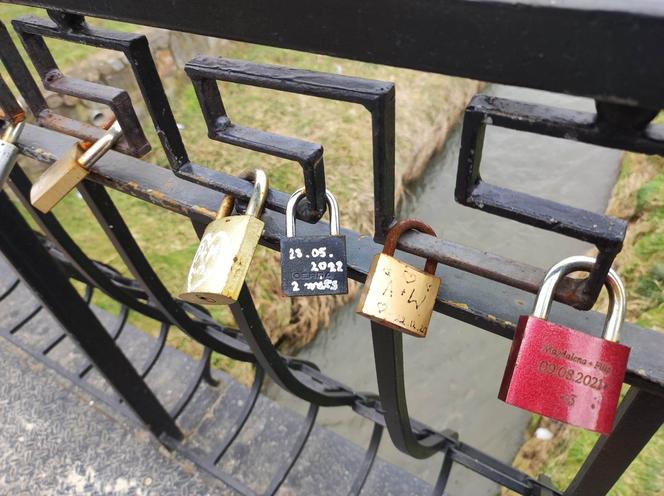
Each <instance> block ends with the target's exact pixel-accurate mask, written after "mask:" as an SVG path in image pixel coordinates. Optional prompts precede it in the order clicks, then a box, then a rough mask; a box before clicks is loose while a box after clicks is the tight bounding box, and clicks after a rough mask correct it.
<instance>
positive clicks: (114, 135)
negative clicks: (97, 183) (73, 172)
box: [77, 121, 122, 169]
mask: <svg viewBox="0 0 664 496" xmlns="http://www.w3.org/2000/svg"><path fill="white" fill-rule="evenodd" d="M120 136H122V128H121V127H120V123H119V122H117V121H115V122H114V123H113V125H112V126H111V127H110V128H109V130H108V131H106V133H104V135H103V136H102V137H101V138H99V139H98V140H97V141H95V142H94V143H93V144H92V146H90V148H88V149H87V150H85V152H83V154H82V155H81V156H80V157H78V160H77V162H78V164H79V165H80V166H81V167H83V168H84V169H89V168H90V167H92V166H93V165H94V164H95V163H96V162H97V161H98V160H99V159H100V158H101V157H103V156H104V154H105V153H106V152H107V151H109V150H110V149H111V148H112V147H113V145H115V143H116V142H117V141H118V139H119V138H120Z"/></svg>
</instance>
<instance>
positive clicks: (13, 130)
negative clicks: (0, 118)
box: [1, 120, 25, 145]
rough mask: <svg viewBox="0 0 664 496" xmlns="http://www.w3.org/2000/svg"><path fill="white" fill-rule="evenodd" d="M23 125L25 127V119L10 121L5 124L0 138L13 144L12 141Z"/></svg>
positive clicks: (13, 141) (14, 140) (16, 138)
mask: <svg viewBox="0 0 664 496" xmlns="http://www.w3.org/2000/svg"><path fill="white" fill-rule="evenodd" d="M24 127H25V120H22V121H21V122H17V123H16V124H13V123H12V122H11V121H10V122H9V125H8V126H7V129H5V132H4V133H3V134H2V138H1V139H2V141H4V142H6V143H11V144H12V145H13V144H14V143H16V140H18V138H19V136H20V135H21V132H22V131H23V128H24Z"/></svg>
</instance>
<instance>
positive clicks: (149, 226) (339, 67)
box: [0, 5, 480, 369]
mask: <svg viewBox="0 0 664 496" xmlns="http://www.w3.org/2000/svg"><path fill="white" fill-rule="evenodd" d="M26 13H34V9H33V10H31V9H29V8H26V7H15V6H4V5H3V6H2V9H0V17H1V18H3V20H5V22H7V20H8V19H9V18H10V17H14V16H16V15H22V14H26ZM37 14H38V15H43V13H42V12H39V11H38V12H37ZM102 25H103V26H104V27H107V28H112V29H117V28H118V27H122V25H119V24H117V23H111V24H109V23H105V22H104V23H102ZM132 29H135V27H133V28H132ZM72 47H74V48H76V46H75V45H72V44H57V43H56V44H54V45H52V47H51V48H52V50H53V53H54V56H55V58H56V60H57V61H58V62H60V63H61V66H63V67H66V66H67V64H68V63H70V62H71V61H72V60H76V58H74V59H72V58H71V54H72V53H73V52H72ZM84 49H85V50H86V52H85V55H89V54H92V53H95V52H94V51H91V49H89V48H84ZM221 51H222V53H217V54H215V55H219V56H224V57H229V58H238V59H244V60H252V61H257V62H264V63H271V64H277V65H285V66H289V67H300V68H306V69H311V70H318V71H323V72H331V73H339V74H347V75H352V76H360V77H366V78H370V79H377V80H385V81H392V82H394V83H395V84H396V117H397V118H396V176H397V184H398V192H397V198H400V197H401V192H402V191H403V185H404V184H408V183H409V182H412V181H413V180H415V179H416V178H417V177H419V175H420V174H421V173H422V171H423V170H424V168H425V167H426V165H427V163H428V160H429V158H430V156H431V155H432V154H433V153H435V151H437V150H438V149H440V147H441V146H442V144H443V143H444V141H445V138H446V136H447V133H448V131H449V129H450V128H451V126H452V125H453V124H454V123H455V122H457V121H458V119H459V118H460V116H461V115H462V112H463V109H464V108H465V105H466V103H467V102H468V100H469V99H470V98H471V97H472V95H473V94H475V93H476V92H477V91H478V89H479V88H480V85H479V84H478V83H477V82H474V81H469V80H464V79H458V78H451V77H445V76H440V75H434V74H426V73H421V72H415V71H410V70H405V69H395V68H391V67H385V66H379V65H374V64H366V63H360V62H354V61H348V60H342V59H336V58H332V57H326V56H321V55H313V54H303V53H299V52H295V51H290V50H278V49H273V48H268V47H261V46H256V45H249V44H244V43H233V42H229V43H226V44H223V47H222V49H221ZM76 54H77V55H76V57H78V59H80V58H81V56H82V53H81V52H76ZM178 81H179V83H180V84H178V85H176V88H175V90H174V92H173V94H172V95H171V98H170V101H171V105H172V107H173V113H174V115H175V117H176V120H177V122H178V123H180V124H181V125H182V127H183V129H182V135H183V139H184V141H185V144H186V145H187V148H188V150H189V155H190V157H191V159H192V160H193V161H195V162H197V163H199V164H202V165H205V166H207V167H210V168H213V169H216V170H223V171H224V172H228V173H232V174H237V173H239V172H240V171H242V170H244V169H247V168H254V167H261V168H264V169H266V171H267V172H268V175H269V177H270V182H271V186H272V187H275V188H277V189H280V190H283V191H293V190H295V189H296V188H298V187H300V186H301V184H302V172H301V168H300V166H299V165H298V164H297V163H294V162H288V161H285V160H281V159H277V158H275V157H270V156H267V155H264V154H260V153H257V152H252V151H248V150H243V149H240V148H237V147H233V146H230V145H224V144H221V143H218V142H215V141H212V140H209V139H208V138H207V130H206V127H205V124H204V121H203V116H202V114H201V110H200V108H199V106H198V102H197V99H196V96H195V94H194V91H193V88H192V86H191V84H190V82H189V81H188V79H187V78H186V77H185V76H184V75H183V73H182V71H180V75H179V76H178ZM220 88H221V92H222V95H223V98H224V103H225V105H226V108H227V111H228V113H229V115H230V117H231V119H233V121H234V122H237V123H240V124H243V125H246V126H251V127H255V128H258V129H263V130H266V131H272V132H276V133H280V134H283V135H287V136H294V137H298V138H301V139H306V140H309V141H315V142H320V143H322V144H323V146H324V148H325V166H326V180H327V184H328V188H330V190H331V191H332V192H333V193H334V194H335V196H336V197H337V200H338V202H339V205H340V208H341V222H342V225H343V226H344V227H348V228H352V229H354V230H358V231H361V232H365V233H371V232H372V227H373V226H372V220H373V195H372V191H373V184H372V174H371V171H372V166H371V159H372V152H371V120H370V114H369V113H368V112H367V111H366V109H364V108H363V107H361V106H359V105H353V104H347V103H342V102H334V101H330V100H325V99H320V98H314V97H306V96H302V95H293V94H289V93H280V92H275V91H272V90H265V89H258V88H253V87H248V86H240V85H236V84H230V83H222V84H221V85H220ZM126 89H127V90H128V91H129V92H130V94H134V95H135V94H137V93H136V88H135V87H130V88H126ZM134 102H135V103H136V105H137V107H139V108H138V112H139V115H141V114H142V115H147V112H145V109H144V108H141V107H142V106H143V104H142V102H141V101H140V98H134ZM143 124H144V128H145V129H146V134H147V135H148V138H149V140H150V142H151V143H152V145H153V147H154V148H155V150H154V151H153V152H151V154H149V155H148V156H147V157H146V159H147V160H150V161H152V162H155V163H158V164H160V165H162V166H168V164H167V161H166V158H165V155H164V154H163V152H162V150H161V149H160V147H159V141H158V139H157V137H156V134H155V132H154V130H153V129H152V124H151V122H149V121H145V122H144V123H143ZM111 196H112V198H113V200H114V202H115V203H116V205H117V207H118V209H119V210H120V212H121V213H122V215H123V217H124V218H125V220H126V222H127V224H128V225H129V227H130V229H131V231H132V233H133V235H134V236H135V238H136V240H137V241H138V243H139V245H140V246H141V248H142V249H143V251H144V253H145V254H146V256H147V258H148V260H149V261H150V263H151V264H152V265H153V267H154V268H155V270H156V271H157V273H158V274H159V276H160V277H161V279H162V281H163V282H164V284H165V285H166V287H167V288H168V289H169V291H171V292H172V293H174V294H177V293H178V292H179V290H180V289H181V287H182V284H183V281H184V279H185V276H186V273H187V270H188V266H189V263H190V262H191V260H192V258H193V255H194V253H195V250H196V248H197V246H198V240H197V238H196V236H195V234H194V231H193V229H192V227H191V225H190V224H189V222H188V220H187V219H185V218H183V217H180V216H178V215H175V214H173V213H170V212H166V211H164V210H163V209H159V208H157V207H154V206H152V205H149V204H146V203H145V202H142V201H139V200H136V199H134V198H131V197H128V196H126V195H124V194H120V193H117V192H111ZM55 213H56V215H57V216H58V218H59V219H60V220H61V222H62V223H63V224H64V225H65V227H66V228H67V230H68V231H69V233H70V234H71V235H72V237H74V239H75V240H76V241H77V242H78V243H79V244H80V245H81V246H82V247H83V248H84V249H85V250H86V252H87V253H89V254H90V255H91V256H92V257H93V258H95V259H98V260H101V261H103V262H105V263H108V264H111V265H113V266H114V267H116V268H118V270H120V271H121V272H123V273H125V274H128V273H129V272H128V270H127V268H126V267H125V266H124V264H123V263H122V261H121V260H120V258H119V256H118V254H117V252H116V251H115V250H114V249H113V247H112V246H111V244H110V243H109V242H108V240H107V239H106V238H105V236H104V234H103V232H102V231H101V229H100V228H99V227H98V226H97V225H96V222H95V221H94V219H93V218H92V216H91V214H90V212H89V211H88V210H87V209H86V208H84V207H83V205H82V201H81V199H80V198H79V197H78V196H77V195H76V194H70V195H69V196H68V197H67V198H65V199H64V200H63V201H62V202H61V203H60V205H58V206H57V207H56V209H55ZM164 233H167V237H166V238H165V236H164ZM279 278H280V274H279V255H278V253H275V252H273V251H270V250H268V249H264V248H260V247H259V249H258V251H257V253H256V256H255V258H254V261H253V264H252V269H251V271H250V272H249V276H248V283H249V285H250V287H251V289H252V293H253V295H254V297H255V300H256V303H257V306H258V309H259V311H260V313H261V316H262V318H263V321H264V323H265V327H266V329H267V330H268V332H269V334H270V337H271V339H272V340H273V342H275V343H279V345H280V346H281V347H282V348H283V349H287V350H289V351H294V350H297V349H298V348H300V347H302V346H303V345H305V344H306V343H307V342H309V341H310V340H311V339H312V338H313V337H314V336H315V334H316V332H317V331H318V330H319V329H324V328H326V327H327V325H328V323H329V319H330V315H331V313H332V311H333V310H334V309H335V308H337V307H339V306H340V305H343V304H344V303H346V302H347V301H348V300H349V299H350V298H351V297H352V295H353V293H354V292H355V291H356V289H357V285H355V284H353V285H351V291H350V293H349V295H347V296H343V297H319V298H286V297H283V296H281V295H280V290H279V288H280V284H279ZM95 302H96V303H97V304H98V305H99V306H101V307H102V308H105V309H107V310H109V311H114V309H115V306H116V305H115V304H114V302H112V301H111V300H110V299H108V298H104V297H99V298H96V300H95ZM213 314H214V316H215V317H216V318H217V319H219V320H220V321H221V322H223V323H225V324H233V321H232V317H231V315H230V312H229V311H227V309H215V310H214V311H213ZM133 322H134V323H135V324H136V325H138V326H139V327H141V328H143V329H145V330H147V331H148V332H153V333H154V332H156V326H155V323H154V322H150V321H149V319H146V318H140V317H136V318H134V321H133ZM175 344H176V345H177V346H178V347H179V348H180V349H184V350H187V351H191V352H192V353H193V352H194V349H195V348H196V347H195V346H194V345H193V344H192V345H189V344H188V343H187V340H186V339H180V338H178V340H177V342H176V343H175ZM190 348H191V350H190ZM214 360H215V364H216V365H218V366H221V367H223V368H226V369H228V368H234V365H233V366H231V364H230V361H229V360H227V359H225V358H223V357H220V356H215V358H214Z"/></svg>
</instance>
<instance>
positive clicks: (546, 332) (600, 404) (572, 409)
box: [498, 256, 629, 434]
mask: <svg viewBox="0 0 664 496" xmlns="http://www.w3.org/2000/svg"><path fill="white" fill-rule="evenodd" d="M594 264H595V259H594V258H591V257H581V256H577V257H570V258H566V259H565V260H563V261H561V262H559V263H557V264H556V265H554V266H553V267H552V268H551V269H550V270H549V272H548V273H547V274H546V276H545V277H544V281H542V287H541V288H540V290H539V292H538V293H537V298H536V300H535V308H534V309H533V312H532V315H522V316H521V317H519V323H518V325H517V328H516V333H515V334H514V341H513V342H512V349H511V350H510V355H509V359H508V361H507V368H506V369H505V375H504V376H503V382H502V384H501V386H500V393H499V394H498V398H500V399H501V400H503V401H505V402H506V403H509V404H510V405H514V406H518V407H519V408H523V409H524V410H529V411H531V412H534V413H539V414H541V415H544V416H546V417H551V418H553V419H555V420H560V421H562V422H565V423H568V424H572V425H575V426H578V427H583V428H584V429H589V430H592V431H596V432H600V433H602V434H609V433H610V432H611V429H612V428H613V418H614V416H615V413H616V407H617V405H618V399H619V398H620V388H621V386H622V383H623V380H624V378H625V370H626V369H627V358H628V357H629V348H628V347H627V346H624V345H622V344H620V343H618V342H617V341H618V337H619V333H620V326H621V325H622V322H623V319H624V316H625V287H624V286H623V283H622V281H621V280H620V277H619V276H618V274H617V273H616V272H615V271H614V270H613V269H611V270H610V271H609V274H608V277H607V280H606V288H607V290H608V292H609V300H610V304H609V314H608V315H607V318H606V322H605V323H604V332H603V334H602V338H596V337H594V336H591V335H589V334H585V333H583V332H580V331H575V330H574V329H570V328H568V327H565V326H562V325H559V324H554V323H552V322H549V321H548V320H546V319H547V318H548V315H549V311H550V310H551V302H552V299H553V292H554V290H555V288H556V285H557V284H558V282H559V281H560V280H561V279H562V278H563V277H564V276H565V275H566V274H569V273H570V272H576V271H580V270H582V271H590V269H592V267H593V265H594Z"/></svg>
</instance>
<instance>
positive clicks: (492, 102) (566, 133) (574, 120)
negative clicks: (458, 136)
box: [466, 95, 664, 155]
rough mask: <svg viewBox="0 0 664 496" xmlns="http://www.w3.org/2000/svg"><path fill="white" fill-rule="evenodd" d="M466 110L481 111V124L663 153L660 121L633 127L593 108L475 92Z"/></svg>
mask: <svg viewBox="0 0 664 496" xmlns="http://www.w3.org/2000/svg"><path fill="white" fill-rule="evenodd" d="M466 112H467V113H468V112H472V113H478V114H481V115H482V122H483V124H490V125H492V126H499V127H504V128H507V129H514V130H516V131H525V132H530V133H536V134H540V135H543V136H551V137H554V138H562V139H567V140H573V141H580V142H582V143H589V144H591V145H598V146H604V147H607V148H617V149H619V150H627V151H630V152H636V153H649V154H653V153H656V154H659V155H664V125H662V124H650V125H648V126H646V128H645V129H643V130H641V129H638V130H633V129H629V128H619V127H617V126H609V125H607V124H606V123H602V122H601V119H599V118H598V115H597V114H596V113H593V112H582V111H579V110H571V109H566V108H560V107H551V106H549V105H540V104H533V103H526V102H520V101H516V100H509V99H507V98H499V97H495V96H489V95H476V96H475V97H473V99H472V101H471V102H470V104H469V105H468V108H467V109H466Z"/></svg>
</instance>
